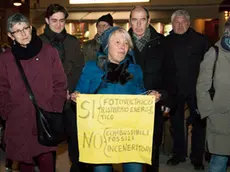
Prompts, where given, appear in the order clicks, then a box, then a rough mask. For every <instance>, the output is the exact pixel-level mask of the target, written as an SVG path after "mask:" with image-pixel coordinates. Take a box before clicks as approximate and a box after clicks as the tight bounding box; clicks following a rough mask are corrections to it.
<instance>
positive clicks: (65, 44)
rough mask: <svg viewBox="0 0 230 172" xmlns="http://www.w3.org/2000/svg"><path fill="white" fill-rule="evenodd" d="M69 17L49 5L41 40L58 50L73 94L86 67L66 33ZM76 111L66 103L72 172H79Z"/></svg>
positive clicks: (63, 9)
mask: <svg viewBox="0 0 230 172" xmlns="http://www.w3.org/2000/svg"><path fill="white" fill-rule="evenodd" d="M67 17H68V12H67V10H66V9H65V8H64V7H62V6H60V5H58V4H51V5H49V7H48V8H47V10H46V18H45V21H46V27H45V30H44V33H43V34H42V35H40V38H41V39H42V40H43V41H45V42H48V43H50V44H51V45H52V46H53V47H55V48H56V49H57V50H58V52H59V56H60V58H61V61H62V64H63V67H64V70H65V74H66V76H67V80H68V91H69V92H73V90H74V88H75V86H76V84H77V81H78V79H79V77H80V74H81V71H82V67H83V65H84V58H83V56H82V54H81V51H80V42H79V40H78V39H77V38H75V37H73V36H71V35H70V34H68V33H66V30H65V21H66V18H67ZM67 94H68V93H67ZM75 109H76V108H75V105H73V104H71V101H70V100H69V101H67V102H66V104H65V108H64V112H65V114H66V131H67V134H68V140H67V141H68V150H69V157H70V160H71V162H72V166H71V170H70V171H72V172H77V171H79V169H78V156H79V152H78V145H77V131H76V113H75Z"/></svg>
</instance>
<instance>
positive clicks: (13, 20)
mask: <svg viewBox="0 0 230 172" xmlns="http://www.w3.org/2000/svg"><path fill="white" fill-rule="evenodd" d="M17 23H26V24H28V25H29V24H30V23H29V20H28V19H27V17H26V16H24V15H23V14H21V13H15V14H13V15H11V16H10V17H9V18H8V19H7V31H8V32H12V27H13V26H14V25H15V24H17Z"/></svg>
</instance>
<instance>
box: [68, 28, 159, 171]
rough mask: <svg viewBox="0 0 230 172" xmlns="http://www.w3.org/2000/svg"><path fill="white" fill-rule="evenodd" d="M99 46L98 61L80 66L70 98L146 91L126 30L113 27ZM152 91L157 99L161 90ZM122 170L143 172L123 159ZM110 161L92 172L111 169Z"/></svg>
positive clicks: (137, 166) (136, 164)
mask: <svg viewBox="0 0 230 172" xmlns="http://www.w3.org/2000/svg"><path fill="white" fill-rule="evenodd" d="M101 42H102V44H101V50H100V51H99V52H98V54H97V58H98V60H97V62H95V61H91V62H88V63H87V64H86V66H85V67H84V69H83V72H82V75H81V77H80V80H79V82H78V84H77V87H76V89H75V90H76V91H75V92H74V93H72V94H71V99H72V100H73V101H76V97H77V96H78V95H79V94H80V93H83V94H143V93H145V94H146V92H145V91H146V90H145V88H144V85H143V76H142V71H141V68H140V66H139V65H137V64H135V59H134V56H133V52H132V48H133V43H132V41H131V38H130V36H129V34H128V32H127V31H126V30H124V29H123V28H120V27H112V28H110V29H108V30H106V31H105V32H104V33H103V34H102V36H101ZM149 95H155V96H156V101H158V100H159V98H160V94H159V93H158V92H156V91H149ZM123 168H124V171H125V172H142V164H140V163H124V165H123ZM111 171H112V165H109V164H104V165H96V166H95V167H94V172H111Z"/></svg>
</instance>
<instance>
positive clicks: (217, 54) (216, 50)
mask: <svg viewBox="0 0 230 172" xmlns="http://www.w3.org/2000/svg"><path fill="white" fill-rule="evenodd" d="M213 48H214V49H215V52H216V58H215V61H214V65H213V70H212V85H211V88H210V89H209V90H208V91H209V94H210V97H211V100H213V98H214V95H215V88H214V85H213V80H214V75H215V71H216V62H217V60H218V56H219V48H218V47H217V46H216V45H214V46H213Z"/></svg>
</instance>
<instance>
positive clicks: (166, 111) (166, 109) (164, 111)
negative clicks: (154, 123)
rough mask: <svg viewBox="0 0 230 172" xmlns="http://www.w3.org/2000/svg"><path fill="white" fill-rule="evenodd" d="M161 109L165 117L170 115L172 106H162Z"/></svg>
mask: <svg viewBox="0 0 230 172" xmlns="http://www.w3.org/2000/svg"><path fill="white" fill-rule="evenodd" d="M161 111H162V112H163V115H164V117H169V112H170V108H169V107H166V106H161Z"/></svg>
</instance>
